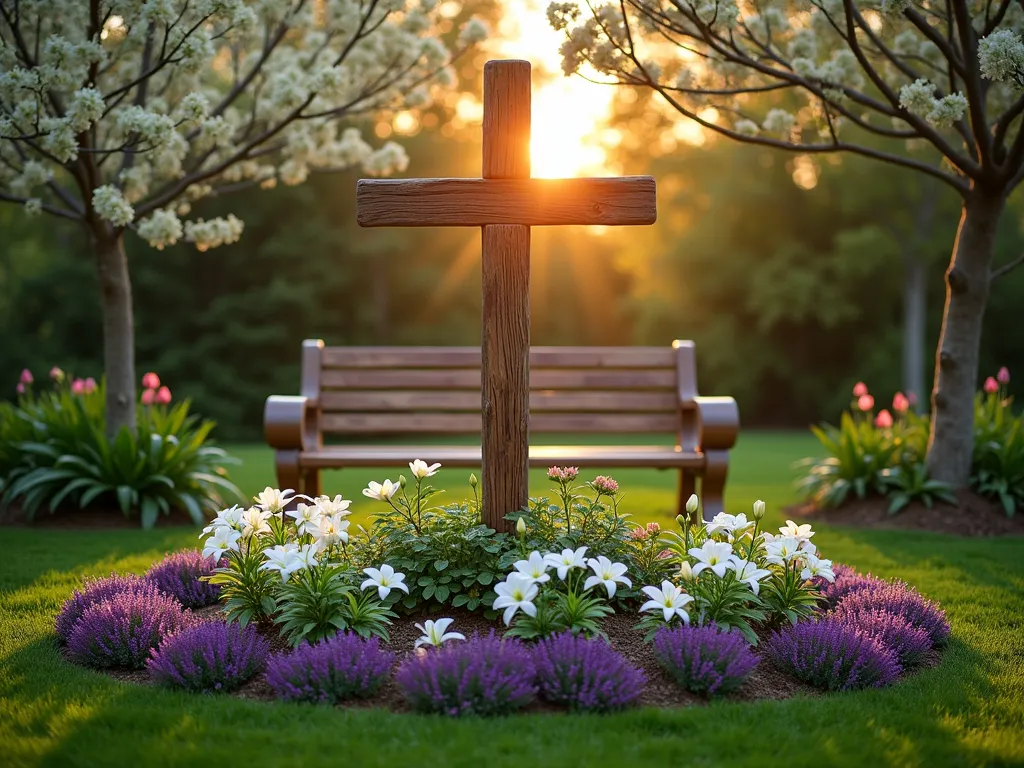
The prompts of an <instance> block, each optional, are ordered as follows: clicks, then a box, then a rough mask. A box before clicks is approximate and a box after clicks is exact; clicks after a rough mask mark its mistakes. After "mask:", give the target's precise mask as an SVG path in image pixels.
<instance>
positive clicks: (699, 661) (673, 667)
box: [654, 624, 758, 696]
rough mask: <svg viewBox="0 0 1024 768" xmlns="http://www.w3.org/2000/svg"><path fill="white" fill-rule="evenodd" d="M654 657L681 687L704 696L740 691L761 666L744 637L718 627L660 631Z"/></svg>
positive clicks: (686, 627) (708, 626)
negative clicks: (758, 666)
mask: <svg viewBox="0 0 1024 768" xmlns="http://www.w3.org/2000/svg"><path fill="white" fill-rule="evenodd" d="M654 655H655V657H656V658H657V659H658V663H659V664H661V666H662V667H663V668H664V669H665V671H666V672H668V674H669V675H671V676H672V678H673V679H674V680H675V681H676V682H677V683H679V685H681V686H682V687H683V688H685V689H686V690H688V691H691V692H692V693H701V694H704V695H705V696H714V695H715V694H716V693H728V692H729V691H732V690H734V689H736V688H738V687H739V686H740V685H741V684H742V683H743V681H744V680H746V679H747V677H748V676H749V675H750V673H751V672H753V671H754V667H756V666H757V662H758V658H757V655H756V654H755V653H754V652H753V651H751V650H750V644H749V643H748V642H747V641H746V639H745V638H744V637H743V635H741V634H740V633H739V632H731V631H728V630H725V629H721V628H719V627H718V626H716V625H715V624H709V625H707V626H704V627H693V626H688V625H685V624H683V625H680V626H678V627H674V628H669V627H665V628H664V629H660V630H658V633H657V634H656V635H655V636H654Z"/></svg>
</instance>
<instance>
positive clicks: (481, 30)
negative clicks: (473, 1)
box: [459, 16, 490, 45]
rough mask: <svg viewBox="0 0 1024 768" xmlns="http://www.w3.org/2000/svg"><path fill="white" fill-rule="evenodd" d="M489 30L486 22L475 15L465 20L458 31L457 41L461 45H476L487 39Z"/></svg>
mask: <svg viewBox="0 0 1024 768" xmlns="http://www.w3.org/2000/svg"><path fill="white" fill-rule="evenodd" d="M489 34H490V30H489V29H488V28H487V24H486V23H484V22H483V21H482V20H481V19H478V18H476V17H475V16H474V17H473V18H472V19H470V20H469V21H467V22H466V24H465V25H464V26H463V27H462V31H461V32H459V43H460V44H462V45H476V44H477V43H482V42H483V41H484V40H486V39H487V36H488V35H489Z"/></svg>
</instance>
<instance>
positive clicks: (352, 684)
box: [267, 632, 395, 704]
mask: <svg viewBox="0 0 1024 768" xmlns="http://www.w3.org/2000/svg"><path fill="white" fill-rule="evenodd" d="M394 660H395V654H393V653H391V652H390V651H386V650H383V649H382V648H381V647H380V639H379V638H377V637H371V638H369V639H367V638H362V637H360V636H359V635H357V634H355V633H352V632H343V633H340V634H337V635H335V636H334V637H332V638H330V639H328V640H325V641H324V642H322V643H319V644H318V645H309V644H308V643H304V644H302V645H300V646H299V647H298V648H296V649H295V650H293V651H291V652H290V653H281V654H277V655H275V656H271V657H270V661H269V662H267V684H268V685H270V687H271V688H273V689H274V693H276V694H277V697H278V698H280V699H286V700H290V701H311V702H321V703H326V704H336V703H337V702H339V701H344V700H346V699H353V698H366V697H367V696H372V695H373V694H374V693H375V692H376V690H377V689H378V688H380V686H381V684H382V683H383V682H384V680H385V679H386V678H387V676H388V673H389V672H390V671H391V665H392V664H393V663H394Z"/></svg>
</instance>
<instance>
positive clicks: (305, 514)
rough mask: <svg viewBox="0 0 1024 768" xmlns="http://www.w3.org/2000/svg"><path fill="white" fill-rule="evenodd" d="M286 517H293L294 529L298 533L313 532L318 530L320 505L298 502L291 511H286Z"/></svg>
mask: <svg viewBox="0 0 1024 768" xmlns="http://www.w3.org/2000/svg"><path fill="white" fill-rule="evenodd" d="M285 514H286V515H288V517H291V518H294V520H295V530H297V531H298V532H299V534H300V535H301V534H306V533H309V534H314V535H315V533H316V531H318V530H320V517H321V513H320V507H318V506H317V505H316V504H303V503H301V502H300V503H299V504H297V505H296V506H295V509H294V510H292V511H291V512H286V513H285Z"/></svg>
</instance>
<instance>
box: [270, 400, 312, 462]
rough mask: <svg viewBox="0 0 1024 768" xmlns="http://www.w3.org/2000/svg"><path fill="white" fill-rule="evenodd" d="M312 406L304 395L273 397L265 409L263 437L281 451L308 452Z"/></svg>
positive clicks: (272, 446)
mask: <svg viewBox="0 0 1024 768" xmlns="http://www.w3.org/2000/svg"><path fill="white" fill-rule="evenodd" d="M311 408H312V404H311V402H310V400H309V398H308V397H303V396H302V395H271V396H270V397H268V398H267V404H266V406H264V408H263V435H264V437H265V438H266V440H267V444H268V445H270V447H271V448H275V449H277V450H279V451H289V450H291V451H296V450H297V451H302V450H306V449H307V447H308V445H307V443H308V441H307V440H306V435H308V434H309V428H310V426H311V425H310V423H309V419H310V415H311V414H310V411H311Z"/></svg>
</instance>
